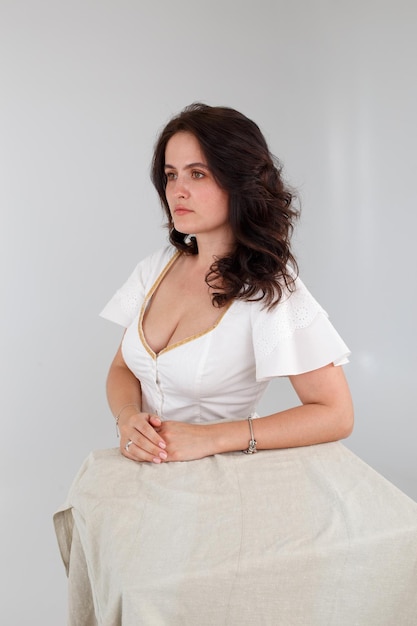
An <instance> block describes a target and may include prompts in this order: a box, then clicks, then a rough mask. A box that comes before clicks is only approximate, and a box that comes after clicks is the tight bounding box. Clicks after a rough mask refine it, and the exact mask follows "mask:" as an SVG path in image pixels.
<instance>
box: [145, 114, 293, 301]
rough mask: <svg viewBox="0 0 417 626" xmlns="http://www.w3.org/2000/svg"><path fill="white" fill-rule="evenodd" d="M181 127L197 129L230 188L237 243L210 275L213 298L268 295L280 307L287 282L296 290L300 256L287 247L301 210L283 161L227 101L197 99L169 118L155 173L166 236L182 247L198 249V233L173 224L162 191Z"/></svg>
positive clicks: (160, 139) (160, 140)
mask: <svg viewBox="0 0 417 626" xmlns="http://www.w3.org/2000/svg"><path fill="white" fill-rule="evenodd" d="M178 132H189V133H192V134H193V135H194V136H195V137H196V139H197V140H198V142H199V144H200V146H201V149H202V151H203V153H204V155H205V157H206V159H207V164H208V167H209V168H210V171H211V173H212V175H213V177H214V179H215V180H216V182H217V184H218V185H219V186H220V187H221V188H223V189H224V190H226V191H227V192H228V194H229V221H230V225H231V228H232V231H233V233H234V236H235V246H234V248H233V249H232V251H231V252H230V253H229V254H228V255H227V256H224V257H221V258H217V259H215V261H214V263H213V264H212V265H211V267H210V270H209V272H208V274H207V276H206V282H207V284H208V285H209V287H210V288H211V289H212V292H213V296H212V300H213V304H214V305H215V306H218V307H222V306H224V305H225V304H226V303H228V302H230V301H231V300H233V299H236V298H240V299H243V300H263V301H264V302H265V305H266V306H267V307H268V308H271V307H273V306H274V305H276V304H277V303H278V302H279V300H280V299H281V297H282V295H283V289H284V286H285V287H286V288H287V289H288V290H289V291H293V289H294V277H295V276H296V275H297V272H298V268H297V262H296V260H295V258H294V256H293V254H292V252H291V249H290V239H291V235H292V231H293V228H294V222H295V220H296V218H297V217H298V214H299V211H298V210H297V209H296V208H295V207H294V205H293V200H294V195H293V193H292V192H291V191H290V189H289V188H288V187H287V186H286V185H285V184H284V181H283V179H282V177H281V170H282V167H281V165H280V163H279V161H278V160H277V159H276V158H275V157H274V156H273V155H272V154H271V153H270V151H269V148H268V145H267V143H266V141H265V138H264V136H263V134H262V133H261V131H260V129H259V127H258V126H257V125H256V124H255V123H254V122H253V121H252V120H250V119H248V118H247V117H245V116H244V115H243V114H242V113H239V112H238V111H235V110H234V109H231V108H227V107H211V106H208V105H206V104H201V103H194V104H191V105H190V106H187V107H186V108H185V109H183V111H181V113H179V114H178V115H177V116H175V117H174V118H172V119H171V120H170V121H169V122H168V124H167V125H166V126H165V128H164V129H163V130H162V132H161V133H160V135H159V137H158V139H157V142H156V144H155V150H154V156H153V161H152V170H151V179H152V182H153V184H154V186H155V188H156V190H157V192H158V195H159V197H160V200H161V203H162V206H163V208H164V209H165V212H166V215H167V218H168V228H169V239H170V241H171V243H172V244H173V245H174V246H175V247H176V248H177V249H178V250H181V251H183V252H186V253H188V254H198V246H197V241H196V239H195V237H190V236H189V235H190V234H192V233H189V234H185V233H180V232H178V231H177V230H176V229H175V228H174V224H173V221H172V217H171V213H170V210H169V206H168V202H167V199H166V196H165V188H166V184H167V178H166V175H165V171H164V166H165V149H166V145H167V143H168V141H169V140H170V139H171V137H172V136H173V135H175V134H176V133H178Z"/></svg>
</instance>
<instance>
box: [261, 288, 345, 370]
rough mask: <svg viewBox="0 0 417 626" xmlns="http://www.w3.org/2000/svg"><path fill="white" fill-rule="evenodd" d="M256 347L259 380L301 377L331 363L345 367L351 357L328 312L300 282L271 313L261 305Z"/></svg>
mask: <svg viewBox="0 0 417 626" xmlns="http://www.w3.org/2000/svg"><path fill="white" fill-rule="evenodd" d="M253 347H254V352H255V358H256V374H257V379H258V380H265V379H269V378H273V377H275V376H290V375H295V374H302V373H304V372H308V371H312V370H314V369H318V368H319V367H323V366H324V365H327V364H329V363H332V362H333V363H334V364H335V365H342V364H344V363H346V362H347V357H348V355H349V354H350V352H349V348H348V347H347V346H346V344H345V343H344V341H343V340H342V339H341V337H340V336H339V334H338V333H337V332H336V330H335V329H334V327H333V326H332V324H331V323H330V321H329V319H328V316H327V313H326V311H325V310H324V309H323V308H322V307H321V306H320V304H319V303H318V302H317V301H316V300H315V299H314V298H313V296H312V295H311V293H310V292H309V291H308V289H307V288H306V287H305V285H304V284H303V282H302V281H301V280H300V279H299V278H297V280H296V290H295V291H294V292H292V293H287V294H284V296H283V299H282V300H281V302H280V303H279V304H278V305H277V306H276V307H275V308H274V309H272V310H271V311H268V310H265V309H262V308H261V305H258V307H257V310H256V313H255V315H254V319H253Z"/></svg>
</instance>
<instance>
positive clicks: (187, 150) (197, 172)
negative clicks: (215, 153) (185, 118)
mask: <svg viewBox="0 0 417 626" xmlns="http://www.w3.org/2000/svg"><path fill="white" fill-rule="evenodd" d="M165 175H166V178H167V184H166V189H165V194H166V199H167V202H168V206H169V209H170V211H171V216H172V220H173V222H174V226H175V229H176V230H177V231H179V232H180V233H187V234H193V235H196V236H197V237H198V236H199V235H200V239H201V237H202V236H203V237H207V236H210V237H216V238H220V239H222V240H224V238H225V237H226V238H227V240H229V239H231V228H230V225H229V194H228V193H227V191H225V190H224V189H222V188H221V187H219V185H218V184H217V182H216V181H215V179H214V177H213V175H212V173H211V171H210V169H209V167H208V165H207V159H206V157H205V156H204V153H203V151H202V149H201V147H200V144H199V142H198V140H197V139H196V137H195V136H194V135H193V134H191V133H189V132H178V133H176V134H175V135H173V137H171V139H170V140H169V141H168V143H167V146H166V150H165Z"/></svg>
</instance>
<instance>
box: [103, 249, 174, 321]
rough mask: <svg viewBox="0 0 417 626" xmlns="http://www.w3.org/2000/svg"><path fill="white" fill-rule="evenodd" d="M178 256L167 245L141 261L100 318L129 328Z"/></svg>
mask: <svg viewBox="0 0 417 626" xmlns="http://www.w3.org/2000/svg"><path fill="white" fill-rule="evenodd" d="M177 254H178V252H177V250H176V249H175V248H174V247H173V246H172V245H165V246H162V247H161V248H158V249H157V250H155V252H153V253H152V254H149V255H148V256H146V257H144V258H143V259H142V260H141V261H139V263H137V264H136V266H135V268H134V269H133V271H132V272H131V273H130V275H129V277H128V278H127V280H126V281H125V282H124V283H123V285H122V286H121V287H120V288H119V289H117V291H116V293H115V294H114V295H113V297H112V298H111V300H110V301H109V302H108V303H107V304H106V306H105V307H104V309H103V310H102V311H101V313H100V316H101V317H103V318H105V319H108V320H110V321H113V322H116V323H118V324H121V325H122V326H125V327H127V326H128V325H129V324H130V323H131V321H132V319H133V318H134V317H135V315H136V314H137V312H138V311H139V309H140V307H141V305H142V302H143V299H144V297H145V295H146V294H147V293H148V291H149V290H150V288H151V286H152V285H153V284H154V282H155V281H156V279H157V278H158V276H159V275H160V274H161V272H162V270H163V269H164V268H165V267H166V265H167V264H168V263H170V261H171V259H173V258H175V256H176V255H177Z"/></svg>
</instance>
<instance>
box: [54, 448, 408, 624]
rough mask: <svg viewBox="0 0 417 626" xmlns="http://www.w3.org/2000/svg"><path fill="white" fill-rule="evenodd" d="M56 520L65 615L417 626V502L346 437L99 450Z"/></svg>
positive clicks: (105, 620)
mask: <svg viewBox="0 0 417 626" xmlns="http://www.w3.org/2000/svg"><path fill="white" fill-rule="evenodd" d="M54 523H55V529H56V534H57V537H58V542H59V546H60V550H61V554H62V558H63V560H64V563H65V567H66V569H67V573H68V576H69V620H68V624H69V625H70V626H96V625H100V626H119V625H123V626H234V625H239V626H246V625H248V626H249V625H253V626H263V625H265V626H272V625H273V626H276V625H279V626H416V625H417V504H416V503H415V502H413V501H412V500H410V499H409V498H408V497H407V496H405V495H404V494H403V493H402V492H400V491H399V490H398V489H396V488H395V487H394V486H393V485H392V484H390V483H389V482H388V481H386V480H385V479H384V478H383V477H382V476H380V475H379V474H377V473H376V472H375V471H374V470H373V469H371V468H370V467H369V466H368V465H366V464H365V463H363V462H362V461H361V460H360V459H359V458H358V457H356V456H355V455H354V454H353V453H351V452H350V451H349V450H348V449H347V448H346V447H345V446H344V445H343V444H341V443H329V444H321V445H316V446H310V447H305V448H295V449H291V450H272V451H262V452H259V453H258V454H255V455H252V456H248V455H244V454H241V453H230V454H223V455H216V456H213V457H209V458H205V459H202V460H199V461H191V462H186V463H166V464H161V465H152V464H138V463H135V462H133V461H130V460H128V459H126V458H124V457H123V456H122V455H121V454H120V452H119V451H118V450H116V449H111V450H102V451H98V452H93V453H92V454H91V455H90V456H89V457H88V458H87V460H86V461H85V462H84V464H83V466H82V468H81V470H80V472H79V474H78V476H77V477H76V479H75V481H74V484H73V486H72V488H71V490H70V493H69V496H68V500H67V502H66V504H65V506H64V507H63V508H62V509H61V510H60V511H58V512H57V513H56V514H55V516H54Z"/></svg>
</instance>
